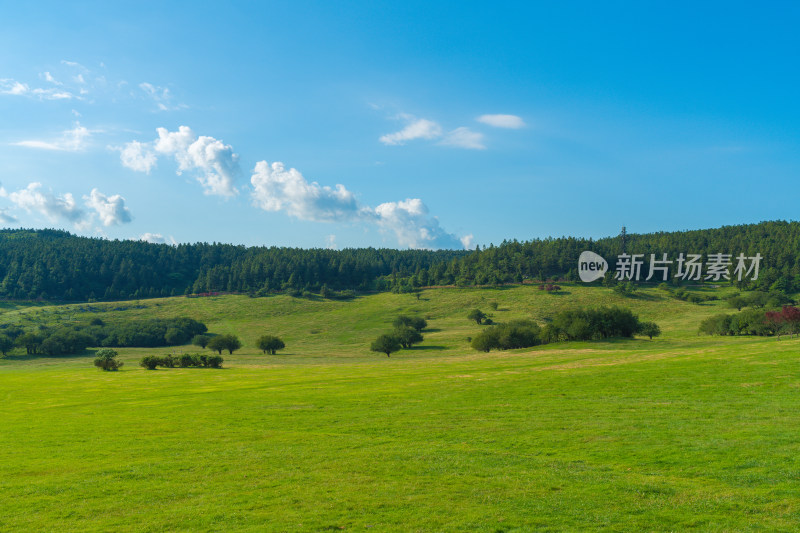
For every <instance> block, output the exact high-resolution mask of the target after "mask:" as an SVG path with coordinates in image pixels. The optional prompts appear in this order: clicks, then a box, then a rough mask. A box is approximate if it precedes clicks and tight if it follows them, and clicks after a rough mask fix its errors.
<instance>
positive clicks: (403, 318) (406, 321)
mask: <svg viewBox="0 0 800 533" xmlns="http://www.w3.org/2000/svg"><path fill="white" fill-rule="evenodd" d="M392 325H393V326H394V327H396V328H399V327H402V326H408V327H410V328H414V329H415V330H417V331H422V330H423V329H425V328H426V327H428V323H427V322H426V321H425V319H424V318H422V317H418V316H408V315H400V316H398V317H397V318H395V319H394V320H393V321H392Z"/></svg>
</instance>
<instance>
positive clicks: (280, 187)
mask: <svg viewBox="0 0 800 533" xmlns="http://www.w3.org/2000/svg"><path fill="white" fill-rule="evenodd" d="M250 183H251V184H252V185H253V189H254V190H253V193H252V196H253V202H254V203H255V204H256V206H258V207H260V208H261V209H264V210H265V211H286V212H287V213H288V214H289V215H290V216H293V217H296V218H299V219H301V220H313V221H317V222H341V221H347V220H352V219H354V218H357V217H358V216H359V211H360V208H359V206H358V202H357V201H356V197H355V195H354V194H353V193H352V192H350V191H348V190H347V189H345V187H344V186H343V185H336V187H335V188H331V187H327V186H324V187H323V186H321V185H319V184H318V183H316V182H313V183H309V182H308V181H307V180H306V179H305V178H304V177H303V175H302V174H301V173H300V171H298V170H297V169H294V168H290V169H289V170H286V168H285V167H284V166H283V163H281V162H279V161H276V162H274V163H272V165H270V164H269V163H267V162H266V161H259V162H258V163H256V166H255V169H254V170H253V175H252V177H251V178H250Z"/></svg>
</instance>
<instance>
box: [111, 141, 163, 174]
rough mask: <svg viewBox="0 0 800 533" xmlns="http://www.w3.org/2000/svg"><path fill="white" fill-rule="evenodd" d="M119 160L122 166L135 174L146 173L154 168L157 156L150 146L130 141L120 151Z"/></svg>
mask: <svg viewBox="0 0 800 533" xmlns="http://www.w3.org/2000/svg"><path fill="white" fill-rule="evenodd" d="M119 157H120V160H121V161H122V164H123V166H126V167H128V168H130V169H131V170H135V171H137V172H146V173H147V174H150V170H152V168H153V167H155V166H156V160H157V156H156V153H155V152H154V151H153V147H152V146H151V145H150V144H146V143H140V142H139V141H131V142H129V143H128V144H126V145H125V146H124V147H123V148H121V149H120V156H119Z"/></svg>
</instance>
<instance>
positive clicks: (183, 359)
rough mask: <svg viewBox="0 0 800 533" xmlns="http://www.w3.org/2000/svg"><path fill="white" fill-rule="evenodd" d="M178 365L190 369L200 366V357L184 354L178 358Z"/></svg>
mask: <svg viewBox="0 0 800 533" xmlns="http://www.w3.org/2000/svg"><path fill="white" fill-rule="evenodd" d="M178 364H179V365H180V367H181V368H188V367H190V366H200V365H202V363H201V362H200V356H199V355H197V354H189V353H184V354H181V356H180V357H178Z"/></svg>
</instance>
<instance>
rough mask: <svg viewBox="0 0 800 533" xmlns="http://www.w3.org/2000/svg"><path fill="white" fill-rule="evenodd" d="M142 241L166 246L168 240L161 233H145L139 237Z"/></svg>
mask: <svg viewBox="0 0 800 533" xmlns="http://www.w3.org/2000/svg"><path fill="white" fill-rule="evenodd" d="M139 240H140V241H145V242H149V243H153V244H164V243H165V242H167V240H166V239H165V238H164V236H163V235H161V234H160V233H145V234H143V235H141V236H140V237H139Z"/></svg>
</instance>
